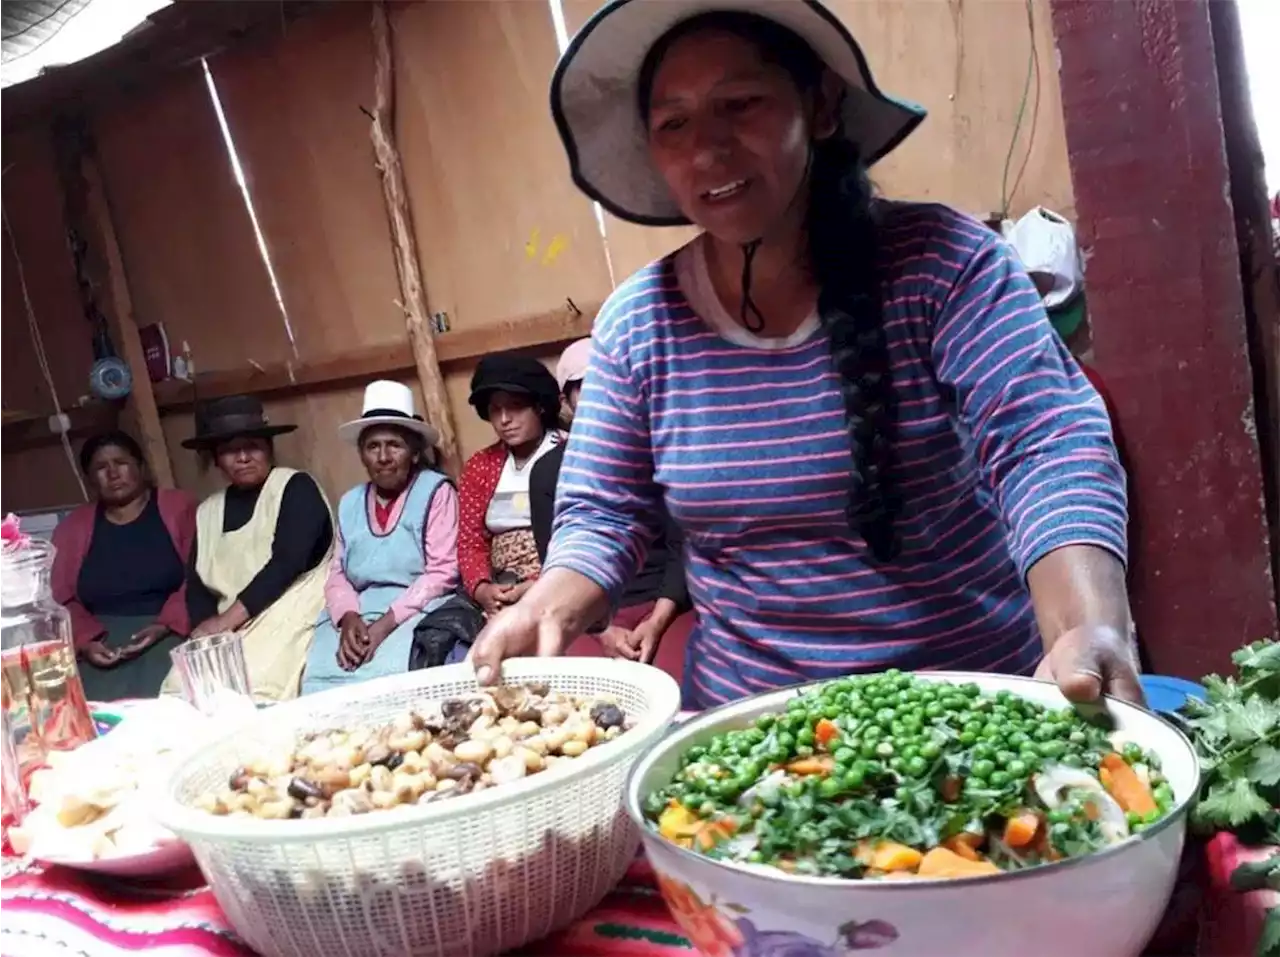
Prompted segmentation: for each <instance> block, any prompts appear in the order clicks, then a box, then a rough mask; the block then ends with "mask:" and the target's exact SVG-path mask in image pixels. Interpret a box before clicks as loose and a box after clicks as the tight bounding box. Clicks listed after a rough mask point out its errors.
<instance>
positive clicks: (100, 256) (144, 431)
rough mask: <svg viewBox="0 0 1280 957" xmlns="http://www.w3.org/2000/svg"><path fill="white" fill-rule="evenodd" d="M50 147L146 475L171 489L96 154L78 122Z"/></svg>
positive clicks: (166, 454)
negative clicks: (120, 364) (85, 249)
mask: <svg viewBox="0 0 1280 957" xmlns="http://www.w3.org/2000/svg"><path fill="white" fill-rule="evenodd" d="M55 150H56V151H58V153H59V154H60V165H61V166H62V170H63V173H62V188H63V193H64V197H65V203H66V215H67V220H68V225H69V226H70V227H71V228H73V229H75V230H76V231H78V232H82V231H84V230H86V229H88V230H89V231H90V232H89V235H88V236H87V237H86V239H88V241H89V243H90V248H91V252H92V253H93V261H96V263H97V264H98V271H99V272H100V273H103V274H105V275H99V276H96V277H94V278H95V279H96V280H98V281H101V280H102V279H104V278H105V280H106V286H107V291H108V295H109V296H110V303H109V304H108V305H107V306H106V308H104V309H103V313H104V314H105V315H106V317H107V325H108V327H109V328H110V330H111V340H112V342H113V344H114V345H115V346H116V348H118V349H119V350H120V352H121V357H122V358H123V359H124V361H125V362H126V363H128V365H129V371H130V372H131V373H132V374H133V387H132V389H131V390H130V392H129V399H128V407H127V408H128V412H129V415H130V417H131V418H132V420H133V425H134V427H135V429H136V431H137V432H138V433H139V434H138V436H137V437H138V439H139V441H140V443H141V445H142V450H143V452H144V453H145V454H146V457H147V463H148V464H149V465H150V466H151V474H152V476H153V477H154V478H155V481H156V483H157V484H158V485H159V486H160V487H161V488H173V486H174V480H173V463H172V461H171V460H170V458H169V446H168V445H167V444H166V442H165V439H164V430H163V429H162V428H161V427H160V411H159V409H158V407H157V406H156V397H155V393H154V391H153V390H152V387H151V376H150V374H149V373H148V372H147V360H146V356H145V354H144V353H143V349H142V339H141V338H140V337H139V335H138V323H137V320H136V319H135V318H134V315H133V297H132V296H131V295H130V294H129V284H128V281H127V279H126V278H125V271H124V258H123V257H122V256H121V254H120V243H119V241H118V240H117V239H116V230H115V226H114V225H113V223H112V220H111V209H110V206H109V204H108V202H107V194H106V187H105V184H104V182H103V179H102V172H101V170H100V169H99V168H98V161H97V157H96V156H95V155H94V153H93V148H92V145H91V143H90V142H89V139H88V137H87V136H86V135H85V132H84V129H83V126H80V127H79V128H78V130H76V132H75V133H73V134H71V135H70V136H67V137H65V138H64V137H63V136H55Z"/></svg>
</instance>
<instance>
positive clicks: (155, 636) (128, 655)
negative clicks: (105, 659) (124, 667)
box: [119, 622, 169, 661]
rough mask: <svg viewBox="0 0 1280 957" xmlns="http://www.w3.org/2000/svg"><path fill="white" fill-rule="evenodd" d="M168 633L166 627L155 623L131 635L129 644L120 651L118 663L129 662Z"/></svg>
mask: <svg viewBox="0 0 1280 957" xmlns="http://www.w3.org/2000/svg"><path fill="white" fill-rule="evenodd" d="M168 633H169V629H168V627H166V626H165V625H162V624H160V623H159V622H156V623H155V624H153V625H147V627H145V628H142V629H139V630H138V631H135V632H134V633H133V637H132V638H130V639H129V643H128V644H127V645H125V646H124V647H122V648H121V649H120V658H119V660H120V661H130V660H132V659H134V658H137V657H138V656H139V655H140V654H142V653H143V652H144V651H146V650H147V649H148V648H150V647H151V646H152V645H154V644H155V643H156V642H158V641H159V640H160V639H161V638H163V637H164V636H165V635H167V634H168Z"/></svg>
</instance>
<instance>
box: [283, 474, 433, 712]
mask: <svg viewBox="0 0 1280 957" xmlns="http://www.w3.org/2000/svg"><path fill="white" fill-rule="evenodd" d="M446 482H448V479H447V478H446V477H445V476H444V475H442V474H440V473H439V472H435V471H430V470H423V471H421V472H419V473H418V474H417V476H415V477H414V480H413V484H412V485H411V486H410V487H409V489H408V491H406V492H405V503H404V508H403V509H401V511H400V518H399V521H397V522H396V523H395V525H393V526H392V527H391V528H390V529H388V530H387V531H386V532H384V533H381V534H379V533H378V532H375V531H374V529H373V527H372V523H371V521H370V516H369V505H368V496H369V494H370V486H369V485H368V484H363V485H357V486H356V487H355V488H353V489H351V490H350V491H348V492H347V493H346V494H345V495H343V496H342V501H341V502H339V503H338V528H339V530H340V531H341V533H342V570H343V572H344V573H345V574H346V576H347V580H348V581H349V582H351V584H352V586H353V587H354V588H355V590H356V593H357V594H358V595H359V597H360V615H361V617H362V618H364V620H365V621H366V622H373V621H376V620H377V619H379V618H381V617H382V616H383V615H384V614H386V612H387V609H388V608H390V607H391V603H392V602H393V601H395V600H396V599H397V598H399V597H400V596H401V595H402V594H404V590H405V589H406V588H408V587H409V586H410V585H412V584H413V582H414V581H415V580H416V579H417V578H418V577H419V576H420V575H422V573H423V572H424V571H426V550H425V548H424V547H423V534H424V532H425V530H426V524H427V509H428V508H430V506H431V499H432V496H434V495H435V493H436V489H438V488H439V487H440V486H441V485H442V484H444V483H446ZM450 594H451V592H446V593H445V594H444V595H440V596H438V597H436V598H433V599H432V600H431V601H430V602H429V603H428V604H427V607H426V608H424V609H422V611H421V612H420V613H419V614H417V615H414V616H412V617H410V618H408V619H406V620H404V621H402V622H401V623H400V624H399V625H397V626H396V629H395V631H393V632H392V633H391V634H390V635H388V636H387V639H386V641H384V642H383V643H382V644H381V645H380V646H378V650H377V651H376V652H374V656H373V660H372V661H369V662H366V663H365V664H364V665H362V666H361V667H360V668H358V669H357V670H355V671H343V670H342V668H341V666H339V664H338V662H337V653H338V641H339V635H338V626H337V623H336V622H334V621H332V620H330V618H329V612H328V610H327V609H326V610H325V611H324V613H323V614H322V615H321V616H320V621H319V622H318V623H317V624H316V630H315V638H314V640H313V641H312V643H311V651H310V654H309V655H308V657H307V666H306V670H305V672H304V673H303V676H302V693H303V694H311V693H312V692H315V691H324V690H326V689H328V688H335V687H339V686H342V685H346V684H351V683H353V682H357V681H367V680H369V679H370V678H381V677H383V676H384V675H398V674H403V673H404V672H405V671H408V670H409V652H410V650H411V649H412V647H413V629H414V628H416V627H417V625H418V622H420V621H421V620H422V618H423V616H424V615H425V614H426V613H427V612H429V611H432V610H433V609H435V608H436V607H438V606H439V605H440V604H441V603H442V602H444V601H445V600H446V599H447V598H448V597H449V596H450Z"/></svg>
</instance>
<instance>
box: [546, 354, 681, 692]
mask: <svg viewBox="0 0 1280 957" xmlns="http://www.w3.org/2000/svg"><path fill="white" fill-rule="evenodd" d="M590 355H591V340H590V339H579V340H578V341H577V342H575V343H573V344H572V345H571V346H569V348H567V349H565V350H564V353H563V354H562V355H561V356H560V362H559V364H558V365H557V366H556V379H557V381H558V382H559V385H560V393H561V395H563V396H564V402H565V405H566V406H568V409H569V414H570V416H572V414H573V413H574V412H575V411H577V408H578V396H579V395H580V394H581V393H582V382H583V380H584V379H585V378H586V376H587V358H588V357H589V356H590ZM565 448H566V445H565V444H564V443H561V444H560V445H557V446H556V447H555V448H553V449H552V450H551V451H550V452H548V453H547V454H546V455H544V456H543V457H542V458H541V459H539V460H538V462H537V463H536V464H535V465H534V466H533V472H532V473H531V474H530V476H529V498H530V507H531V511H532V516H533V537H534V540H535V541H536V542H537V545H538V559H539V561H546V558H547V548H548V547H549V546H550V544H551V526H552V522H553V519H554V518H555V504H556V483H557V482H558V481H559V479H560V465H561V463H562V462H563V461H564V450H565ZM682 546H683V542H682V540H681V536H680V530H679V529H678V528H677V527H676V526H675V524H674V523H673V522H672V521H671V520H670V519H669V518H666V517H665V516H664V521H663V533H662V534H661V535H659V536H658V537H657V538H656V539H655V540H654V541H653V543H652V544H651V545H650V546H649V556H648V559H647V560H646V561H645V564H644V567H643V568H641V569H640V571H639V573H638V574H637V575H636V576H635V578H633V579H632V580H631V582H630V583H629V584H628V585H627V587H626V590H625V591H624V592H623V594H622V598H621V599H620V600H619V603H618V610H617V612H616V613H615V614H614V616H613V619H612V621H611V622H610V623H609V626H608V627H607V628H605V629H604V631H603V632H601V633H600V634H599V635H595V634H585V635H581V636H579V637H578V639H577V640H576V641H574V642H573V643H572V644H571V645H569V647H568V648H567V649H566V651H565V654H567V655H598V654H601V653H603V654H605V655H608V656H609V657H611V658H627V659H629V660H631V661H642V662H644V663H645V664H653V665H657V666H658V667H659V668H661V669H662V670H663V671H666V672H667V673H668V674H670V675H671V676H672V677H674V678H675V679H676V680H677V681H678V680H680V679H681V677H682V676H683V674H684V653H685V646H686V644H687V643H688V640H689V632H690V631H691V630H692V629H693V612H692V611H690V605H689V588H688V585H687V584H686V583H685V578H684V555H683V548H682Z"/></svg>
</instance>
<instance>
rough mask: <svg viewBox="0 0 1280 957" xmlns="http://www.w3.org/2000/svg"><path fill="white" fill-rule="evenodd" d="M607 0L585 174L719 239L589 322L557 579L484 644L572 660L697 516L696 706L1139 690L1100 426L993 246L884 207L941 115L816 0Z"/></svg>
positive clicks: (573, 113) (588, 64) (689, 537)
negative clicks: (940, 683)
mask: <svg viewBox="0 0 1280 957" xmlns="http://www.w3.org/2000/svg"><path fill="white" fill-rule="evenodd" d="M725 7H726V4H725V3H724V2H723V0H667V2H663V3H656V2H648V0H614V2H611V3H610V4H608V5H606V7H605V8H603V9H602V10H601V11H600V12H599V13H597V14H596V15H595V17H593V18H592V19H591V20H590V21H589V22H588V23H587V24H586V26H584V27H583V29H582V31H581V32H580V33H579V34H578V36H577V37H575V38H574V40H573V42H572V43H571V44H570V46H569V49H568V50H567V51H566V53H565V55H564V57H563V58H562V60H561V62H560V64H559V66H558V67H557V70H556V74H555V77H554V78H553V81H552V106H553V113H554V115H555V119H556V123H557V126H558V127H559V130H560V133H561V136H562V138H563V139H564V142H565V145H566V149H567V152H568V154H569V159H570V163H571V165H572V168H573V175H574V179H575V182H577V183H578V185H579V186H580V187H581V188H582V189H583V190H584V191H585V192H586V193H587V194H588V195H589V196H591V197H592V198H593V199H596V200H598V201H599V202H601V203H602V204H603V205H604V206H605V207H606V208H608V209H609V210H610V211H611V212H612V213H614V214H615V215H617V216H619V217H621V218H623V219H627V220H630V221H632V222H637V223H643V224H650V225H672V224H677V223H685V222H692V223H695V224H697V225H698V226H700V227H702V229H703V230H704V232H703V234H702V235H701V236H700V237H699V238H697V239H695V240H694V241H693V242H692V243H690V244H689V245H687V246H685V247H684V248H682V249H680V250H679V251H677V252H676V253H674V254H673V255H671V256H668V257H667V258H665V259H662V260H660V261H658V262H656V263H653V264H652V265H650V266H648V267H646V268H644V269H642V270H640V271H639V272H638V273H636V274H635V275H634V276H632V277H631V278H630V279H628V280H627V281H626V282H625V283H623V284H622V285H621V286H620V287H619V288H618V289H617V290H616V291H615V293H614V294H613V296H612V297H611V298H610V300H609V302H608V303H607V304H606V305H605V307H604V309H603V310H602V312H601V313H600V316H599V318H598V319H597V321H596V326H595V330H594V334H593V349H592V354H591V359H590V368H589V370H588V372H587V376H586V381H585V384H584V387H583V391H582V396H581V400H580V402H579V406H578V417H577V419H576V420H575V422H574V429H573V433H572V436H571V439H570V441H569V445H568V451H567V453H566V455H565V459H564V466H563V470H562V472H561V478H560V486H559V491H558V498H557V518H556V525H555V532H554V540H553V542H552V547H551V552H550V555H549V557H548V560H547V562H546V569H545V571H544V573H543V575H542V577H541V579H540V580H539V581H538V583H537V585H535V586H534V587H533V588H532V589H531V590H530V592H529V593H528V595H527V596H526V597H525V600H524V601H522V602H520V604H519V605H518V606H516V607H515V608H513V609H511V610H510V611H509V612H506V613H504V614H503V615H501V616H499V617H498V618H496V619H495V620H494V621H492V622H491V623H490V625H489V627H488V628H487V629H486V631H485V632H484V633H483V634H482V635H481V638H480V640H479V641H478V643H477V645H476V648H475V649H474V651H473V654H472V658H473V660H474V662H475V664H476V666H477V669H478V674H479V677H480V679H481V680H482V681H485V680H494V677H495V676H496V674H497V668H498V665H499V664H500V662H501V661H502V659H503V658H505V657H510V656H513V655H519V654H529V653H535V652H536V653H538V654H557V653H559V652H560V651H561V650H562V649H563V648H564V646H565V645H566V644H567V643H568V641H571V640H572V639H573V638H574V637H575V636H576V635H577V634H578V633H580V632H581V631H582V630H583V629H584V627H585V626H587V625H588V624H590V623H591V622H593V621H595V620H597V619H598V618H599V617H600V616H602V615H607V614H608V609H609V607H610V604H611V602H613V601H615V600H616V599H617V596H618V595H619V594H620V593H621V591H622V590H623V588H624V587H625V585H626V583H627V580H628V579H629V578H630V577H631V576H632V575H633V574H634V573H635V570H636V568H638V567H639V565H640V563H641V561H642V560H643V557H644V554H645V547H646V543H647V542H648V541H649V540H650V539H652V537H653V536H654V535H655V533H656V532H657V528H658V526H657V519H656V516H657V515H658V509H657V506H658V505H659V503H664V504H665V505H666V507H667V510H668V511H669V513H670V514H671V516H672V518H673V519H674V520H675V521H676V522H677V523H678V524H679V525H680V526H681V527H682V529H683V531H684V536H685V543H686V544H685V548H686V553H687V562H686V567H687V573H688V576H689V586H690V594H691V597H692V599H693V602H694V605H695V608H696V610H697V614H698V626H697V629H696V631H695V633H694V635H693V637H692V638H691V640H690V643H689V649H688V662H687V666H686V670H685V696H686V703H687V704H689V705H691V706H695V707H696V706H708V705H714V704H717V703H720V702H723V701H727V700H731V699H734V698H737V697H741V696H744V695H747V694H751V693H754V692H758V691H763V690H767V689H770V688H774V687H777V686H780V685H786V684H791V683H796V682H800V681H805V680H814V679H822V678H830V677H835V676H838V675H842V674H847V673H850V672H858V671H873V670H879V669H883V668H888V667H898V668H903V669H921V668H954V669H964V670H988V671H1002V672H1014V673H1023V674H1030V673H1032V672H1033V671H1036V670H1037V668H1038V672H1039V674H1041V675H1042V676H1044V677H1048V678H1052V679H1055V680H1056V681H1057V682H1058V683H1059V685H1061V687H1062V688H1063V690H1064V691H1065V692H1066V693H1067V694H1068V696H1070V697H1072V698H1075V699H1082V700H1084V699H1090V698H1094V697H1096V696H1097V695H1098V694H1099V693H1100V692H1102V691H1106V692H1109V693H1114V694H1118V695H1120V696H1123V697H1127V698H1130V699H1135V700H1141V691H1140V689H1139V687H1138V684H1137V677H1136V674H1135V670H1134V664H1133V661H1132V657H1131V655H1130V653H1129V647H1128V640H1127V636H1128V634H1129V615H1128V601H1127V596H1126V594H1125V583H1124V566H1123V561H1124V556H1125V522H1126V508H1125V492H1124V476H1123V473H1122V471H1121V469H1120V466H1119V464H1118V462H1117V459H1116V453H1115V447H1114V443H1113V441H1112V436H1111V430H1110V426H1109V424H1108V420H1107V416H1106V412H1105V410H1104V408H1103V406H1102V403H1101V401H1100V400H1099V398H1098V395H1097V393H1096V392H1094V390H1093V389H1092V387H1091V386H1090V385H1089V383H1088V381H1087V380H1086V379H1085V378H1084V376H1083V375H1082V374H1081V372H1080V369H1079V367H1078V366H1077V365H1076V364H1075V362H1074V360H1072V359H1071V357H1070V355H1069V354H1068V353H1067V352H1066V350H1065V349H1064V348H1063V347H1062V345H1061V344H1060V343H1059V341H1058V339H1057V337H1056V336H1055V334H1054V332H1053V329H1052V328H1051V327H1050V325H1049V322H1048V321H1047V319H1046V317H1045V314H1044V311H1043V309H1042V307H1041V305H1040V300H1039V297H1038V295H1037V293H1036V290H1035V288H1034V286H1033V285H1032V283H1031V282H1030V280H1029V279H1028V278H1027V276H1026V275H1025V273H1024V272H1023V271H1022V270H1021V268H1020V267H1019V266H1018V265H1017V261H1016V259H1015V257H1014V256H1013V254H1012V253H1011V252H1010V250H1009V249H1008V248H1007V247H1006V246H1005V245H1004V243H1003V242H1002V241H1001V240H1000V238H999V237H998V236H996V235H995V234H993V233H991V232H989V231H988V230H986V229H984V228H983V227H982V226H981V225H979V224H978V223H976V222H974V221H973V220H970V219H968V218H967V217H964V216H962V215H960V214H958V213H956V212H954V211H952V210H950V209H947V208H945V207H942V206H938V205H932V204H908V203H891V202H885V201H880V200H877V199H875V198H873V196H872V193H871V188H870V185H869V180H868V178H867V173H866V165H867V164H868V163H870V162H874V161H875V160H876V159H878V158H879V157H880V156H882V155H884V154H885V153H886V152H888V151H889V150H890V149H891V148H892V147H893V146H894V145H896V144H897V143H898V142H899V141H901V139H902V138H903V137H905V136H906V135H907V134H908V133H909V132H910V131H911V130H912V129H913V128H914V127H915V125H916V124H917V123H918V122H919V121H920V119H921V118H922V115H923V114H922V112H921V111H920V110H919V109H918V108H916V107H912V106H909V105H907V104H903V103H900V102H898V101H895V100H891V99H889V98H888V97H886V96H884V95H883V94H881V93H880V92H879V91H878V90H877V88H876V86H875V84H874V82H873V81H872V79H871V77H870V75H869V73H868V72H867V68H866V64H865V61H864V59H863V56H862V53H861V51H860V50H859V48H858V46H857V44H856V43H855V42H854V40H853V38H852V37H851V36H850V35H849V34H848V33H847V31H846V30H845V29H844V28H843V26H841V25H840V23H839V22H838V21H837V20H836V19H835V17H834V16H833V15H832V14H831V13H829V12H828V11H827V10H826V9H825V8H823V7H822V6H821V5H820V4H818V3H816V2H813V0H805V2H795V3H771V2H768V0H738V2H736V3H735V4H734V7H735V9H732V10H726V9H725Z"/></svg>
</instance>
